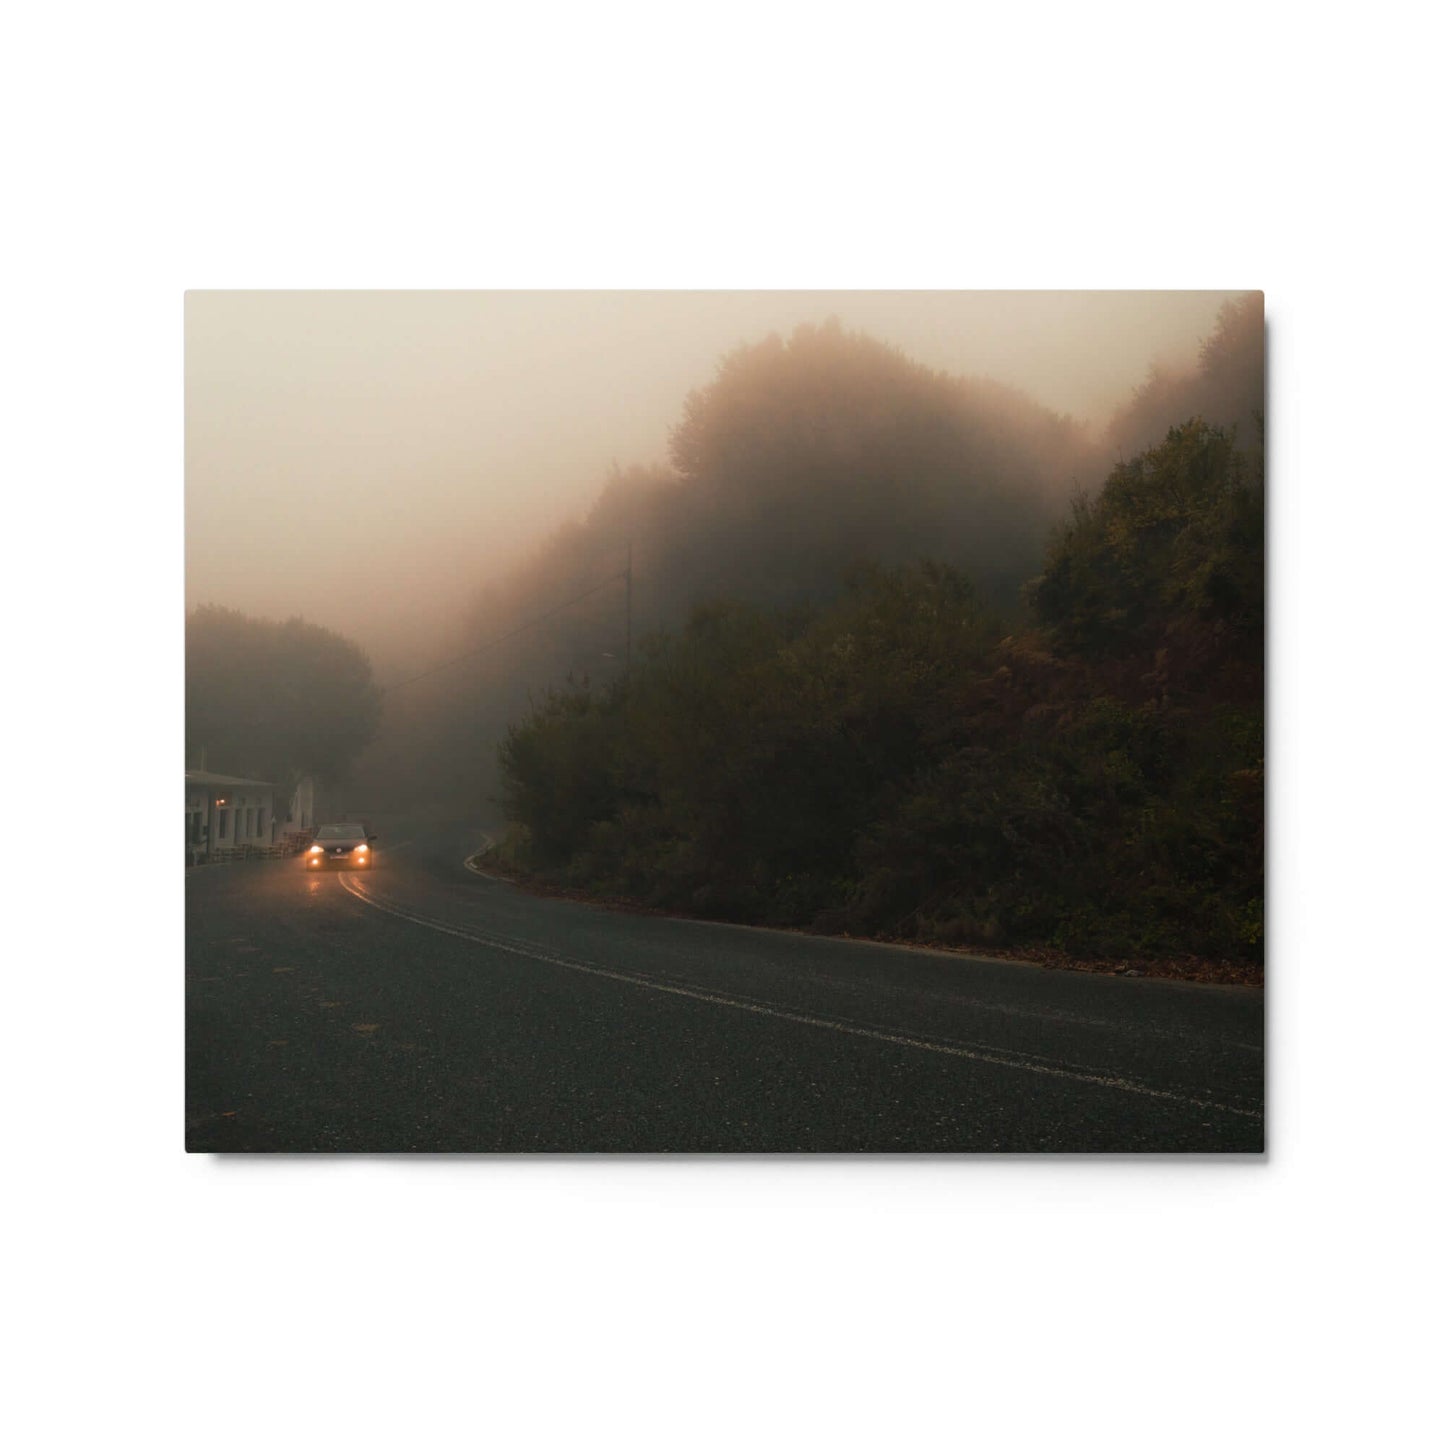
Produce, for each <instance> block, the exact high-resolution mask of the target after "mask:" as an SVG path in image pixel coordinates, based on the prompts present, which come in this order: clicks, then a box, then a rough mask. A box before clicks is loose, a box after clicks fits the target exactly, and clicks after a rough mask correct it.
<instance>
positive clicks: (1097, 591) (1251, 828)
mask: <svg viewBox="0 0 1445 1445" xmlns="http://www.w3.org/2000/svg"><path fill="white" fill-rule="evenodd" d="M684 455H691V454H690V453H689V452H686V451H685V452H684ZM1263 508H1264V498H1263V486H1262V477H1261V476H1260V474H1259V472H1258V469H1257V464H1256V461H1255V459H1252V458H1250V457H1248V456H1247V455H1246V454H1245V453H1244V452H1243V451H1242V450H1241V448H1239V447H1238V446H1237V445H1236V444H1235V442H1234V441H1233V440H1232V439H1231V437H1230V435H1229V434H1228V433H1226V432H1225V431H1223V430H1222V429H1220V428H1217V427H1213V426H1211V425H1209V424H1208V423H1206V422H1205V421H1202V420H1198V419H1195V420H1191V421H1189V422H1187V423H1186V424H1184V425H1182V426H1179V427H1176V428H1173V429H1171V430H1170V431H1169V433H1168V435H1167V437H1166V438H1165V439H1164V440H1163V441H1162V442H1161V443H1160V444H1159V445H1158V446H1155V447H1152V448H1150V449H1148V450H1146V451H1143V452H1141V453H1140V454H1139V455H1137V456H1136V457H1134V458H1133V459H1132V460H1130V461H1128V462H1127V463H1120V464H1119V465H1117V466H1116V467H1115V468H1114V469H1113V471H1112V473H1111V474H1110V475H1109V476H1108V478H1107V480H1106V481H1105V482H1104V484H1103V486H1102V487H1101V488H1100V490H1099V491H1098V493H1097V495H1096V496H1093V497H1081V498H1080V499H1078V500H1077V501H1076V502H1075V505H1074V510H1073V515H1072V518H1071V519H1070V520H1069V521H1068V522H1067V523H1065V524H1064V525H1063V526H1062V527H1061V528H1060V529H1059V530H1058V532H1057V534H1056V535H1055V537H1054V539H1053V541H1052V543H1051V545H1050V546H1049V548H1048V550H1047V553H1046V555H1045V557H1044V562H1043V570H1042V573H1041V575H1039V576H1038V577H1037V579H1036V580H1035V581H1034V583H1033V584H1032V585H1031V586H1030V588H1029V589H1028V599H1029V611H1028V615H1027V617H1026V618H1024V619H1022V620H1020V619H1017V618H1015V619H1006V618H1005V617H1003V616H1002V615H1001V614H1000V612H999V610H998V608H996V607H995V606H993V605H991V603H990V600H989V599H988V598H987V597H986V596H985V595H984V594H983V593H982V592H981V590H980V589H979V588H978V587H977V586H976V585H975V584H974V583H973V582H972V581H971V580H970V579H969V578H968V577H966V575H964V573H963V572H962V571H961V570H960V569H959V568H957V567H956V566H954V565H952V564H950V563H948V562H944V561H938V560H932V559H924V560H919V561H914V562H908V563H895V564H893V565H882V564H880V563H877V562H874V563H870V564H867V565H864V566H862V567H859V568H855V569H854V570H853V571H852V572H851V574H850V576H849V579H848V582H847V585H846V588H845V590H844V591H843V593H842V595H840V596H838V597H837V598H836V599H834V600H832V601H830V602H826V603H823V604H821V605H819V604H806V603H803V604H798V605H794V606H791V607H783V606H771V607H769V606H765V605H760V604H758V603H756V602H752V601H741V600H722V601H713V602H710V603H708V604H706V605H702V606H699V607H698V608H696V609H695V610H694V611H693V612H692V614H691V616H690V617H689V618H688V620H687V622H686V624H685V626H683V627H682V628H681V629H680V630H679V631H678V632H676V633H675V634H671V633H661V634H658V635H656V636H654V637H652V638H650V639H649V641H648V643H647V646H646V648H645V650H643V652H642V654H641V656H640V657H639V658H638V659H637V662H636V665H635V666H634V669H633V672H632V675H631V677H630V679H629V678H622V679H617V680H615V681H613V682H611V683H609V684H605V685H583V684H580V683H578V684H575V685H573V686H570V687H567V688H563V689H560V690H554V691H551V692H550V693H548V694H547V696H546V697H545V698H544V699H543V700H542V701H541V702H540V704H539V705H538V706H537V707H536V708H535V709H534V711H533V713H532V715H531V716H530V717H529V718H528V719H527V720H525V721H523V722H520V723H518V724H516V725H514V726H513V727H512V729H511V731H510V733H509V735H508V737H507V739H506V741H505V743H504V745H503V747H502V750H501V759H502V767H503V773H504V777H505V793H506V804H507V809H508V813H509V816H510V817H511V818H512V819H513V820H514V821H515V823H516V824H517V825H518V826H517V829H516V832H515V834H514V837H513V842H512V847H513V853H514V857H515V860H516V861H517V862H518V863H519V864H520V865H521V866H523V867H526V868H529V869H532V870H534V871H536V872H537V873H538V874H539V875H541V876H543V877H547V878H551V879H553V880H556V881H561V882H565V883H569V884H572V885H574V886H582V887H585V888H591V889H595V890H597V891H599V892H605V893H611V894H622V895H627V896H631V897H635V898H638V899H639V900H641V901H643V902H646V903H650V904H654V905H662V906H666V907H671V908H680V909H683V910H687V911H693V912H697V913H700V914H705V915H708V916H714V917H723V918H733V919H740V920H748V921H758V922H766V923H774V924H788V925H799V926H806V927H814V928H819V929H824V930H829V931H846V932H851V933H871V934H884V935H889V936H901V937H909V938H916V939H920V940H935V941H940V942H945V943H956V944H972V945H979V946H988V945H994V946H1001V945H1052V946H1054V947H1057V948H1061V949H1064V950H1067V951H1069V952H1072V953H1075V954H1079V955H1084V956H1088V955H1101V954H1107V955H1110V956H1148V955H1157V954H1178V953H1189V954H1206V955H1209V956H1212V957H1216V958H1221V959H1242V960H1252V959H1257V958H1258V957H1259V956H1260V952H1261V948H1262V938H1263V903H1262V885H1263V800H1264V794H1263V771H1262V759H1263V625H1264V605H1263V580H1264V550H1263V549H1264V510H1263Z"/></svg>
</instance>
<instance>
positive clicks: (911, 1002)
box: [186, 825, 1264, 1153]
mask: <svg viewBox="0 0 1445 1445" xmlns="http://www.w3.org/2000/svg"><path fill="white" fill-rule="evenodd" d="M381 831H382V836H381V839H380V842H379V845H378V848H377V855H376V856H377V865H376V867H375V869H374V870H373V871H371V872H366V873H359V874H356V873H353V874H339V873H326V874H322V875H320V876H317V875H315V874H311V873H308V872H307V870H306V868H305V866H304V865H303V864H302V863H301V862H300V860H297V859H291V860H287V861H284V862H266V863H250V864H234V865H231V866H229V867H212V868H208V869H199V870H193V871H192V872H190V873H188V875H187V878H186V1147H187V1148H188V1149H189V1150H191V1151H199V1152H233V1151H263V1152H271V1151H275V1152H282V1151H284V1152H295V1151H303V1152H315V1151H323V1152H355V1151H384V1152H418V1151H420V1152H426V1153H435V1152H442V1151H477V1152H504V1153H522V1152H533V1151H564V1152H598V1151H641V1152H649V1153H656V1152H670V1151H692V1152H696V1151H707V1152H719V1151H721V1152H753V1151H809V1152H828V1153H836V1152H853V1151H859V1150H866V1151H877V1152H887V1153H893V1152H916V1151H926V1152H953V1151H959V1150H968V1151H994V1150H1005V1151H1066V1152H1076V1151H1079V1152H1081V1151H1096V1150H1103V1151H1110V1152H1124V1151H1128V1152H1137V1151H1170V1152H1173V1151H1190V1152H1198V1151H1207V1152H1254V1151H1258V1150H1261V1149H1262V1148H1263V1143H1264V1119H1263V1115H1264V1082H1263V1075H1264V1048H1263V1046H1264V1010H1263V998H1262V995H1261V992H1260V991H1259V990H1257V989H1244V988H1226V987H1213V986H1206V985H1195V984H1181V983H1172V982H1161V981H1157V980H1151V979H1142V978H1141V979H1131V978H1119V977H1112V976H1099V975H1094V974H1082V973H1066V972H1058V971H1049V970H1044V969H1041V968H1036V967H1034V966H1032V965H1027V964H1012V963H997V962H989V961H983V960H975V959H966V958H960V957H958V956H955V955H948V954H942V953H933V952H928V951H925V950H917V949H904V948H894V947H888V946H885V945H880V944H867V943H855V942H849V941H847V940H840V939H831V938H817V937H811V936H807V935H800V934H790V933H782V932H775V931H771V930H765V929H749V928H738V927H732V926H729V925H725V924H711V923H698V922H692V921H686V920H679V919H670V918H657V917H651V916H640V915H636V914H629V913H619V912H610V911H607V910H604V909H600V908H594V907H590V906H588V905H585V904H580V903H572V902H566V901H560V900H556V899H548V898H537V897H533V896H531V895H530V894H528V893H525V892H524V891H522V890H521V889H518V888H516V887H513V886H512V885H510V884H507V883H504V882H500V881H495V880H491V879H486V878H482V877H478V876H477V875H476V874H474V873H472V872H470V871H468V870H467V869H466V868H465V866H464V861H463V860H464V859H465V858H466V856H467V855H468V854H469V853H471V852H473V851H475V849H476V848H477V846H478V845H479V843H480V841H481V839H482V834H481V833H480V831H479V830H477V829H470V830H469V829H467V828H464V827H438V826H435V825H433V826H428V827H416V828H409V827H396V828H393V829H392V830H391V831H390V832H388V831H385V830H381Z"/></svg>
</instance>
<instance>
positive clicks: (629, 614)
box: [625, 537, 632, 683]
mask: <svg viewBox="0 0 1445 1445" xmlns="http://www.w3.org/2000/svg"><path fill="white" fill-rule="evenodd" d="M625 676H626V678H627V680H628V682H629V683H630V682H631V681H632V538H631V537H629V538H628V539H627V666H626V669H625Z"/></svg>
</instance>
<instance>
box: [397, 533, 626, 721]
mask: <svg viewBox="0 0 1445 1445" xmlns="http://www.w3.org/2000/svg"><path fill="white" fill-rule="evenodd" d="M631 571H632V568H631V564H630V561H629V565H628V570H627V571H626V572H616V573H614V574H613V575H612V576H611V577H604V578H603V579H602V581H601V582H599V583H598V584H597V585H596V586H595V587H589V588H588V589H587V590H586V591H585V592H579V593H578V594H577V595H576V596H575V597H569V598H568V599H567V600H566V601H565V602H559V603H558V604H557V606H555V607H554V608H552V610H551V611H550V612H542V613H539V614H538V615H537V616H536V617H533V618H530V619H528V621H526V622H524V623H522V625H521V626H520V627H514V628H513V629H512V630H511V631H510V632H504V633H502V635H501V636H500V637H493V638H491V639H490V640H488V641H486V642H484V643H482V645H481V646H480V647H474V648H473V649H472V650H471V651H470V652H462V653H458V654H457V656H455V657H451V658H448V659H447V660H446V661H445V662H439V663H438V664H437V665H436V666H435V667H431V668H428V669H427V670H426V671H425V672H419V673H417V675H416V676H415V677H404V678H403V679H402V680H401V681H400V682H394V683H392V684H391V685H390V686H389V687H384V688H382V689H381V691H382V693H383V694H385V693H388V692H395V691H396V690H397V689H398V688H401V687H410V686H411V685H412V683H414V682H421V681H422V680H423V679H424V678H428V677H434V676H436V674H437V673H439V672H445V671H446V670H447V668H449V667H455V666H456V665H457V664H458V663H461V662H469V661H470V660H471V659H472V658H474V657H480V656H481V655H482V653H484V652H486V651H488V650H489V649H490V648H493V647H496V646H498V645H499V644H501V643H503V642H508V641H510V640H511V639H512V638H513V637H517V636H519V635H520V634H522V633H523V632H526V631H527V630H528V628H531V627H535V626H536V625H537V624H538V623H539V622H545V621H547V619H548V618H549V617H555V616H556V615H557V614H558V613H559V612H565V611H566V610H567V609H568V608H569V607H571V606H572V605H573V604H574V603H576V602H581V601H582V600H583V598H586V597H591V596H592V595H593V593H595V592H601V591H602V590H603V588H605V587H610V586H612V584H613V583H614V582H620V581H622V580H623V578H628V579H629V580H630V577H631Z"/></svg>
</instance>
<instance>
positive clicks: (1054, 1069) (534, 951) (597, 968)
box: [338, 873, 1263, 1119]
mask: <svg viewBox="0 0 1445 1445" xmlns="http://www.w3.org/2000/svg"><path fill="white" fill-rule="evenodd" d="M338 877H339V881H340V883H341V886H342V887H343V888H344V889H345V890H346V891H347V892H348V893H350V894H351V895H352V897H353V898H358V899H360V900H361V902H363V903H365V904H367V905H368V906H369V907H371V908H376V909H379V910H380V911H381V912H382V913H389V914H391V915H392V916H393V917H396V918H404V919H406V920H407V922H409V923H415V924H419V925H420V926H421V927H422V928H430V929H432V930H433V931H435V932H437V933H446V934H450V935H451V936H452V937H453V938H462V939H465V940H466V941H467V942H468V943H476V944H480V945H481V946H482V947H484V948H494V949H497V950H498V951H499V952H502V953H511V954H515V955H516V956H517V957H519V958H530V959H532V960H534V961H535V962H537V963H550V964H552V965H553V966H554V967H556V968H565V969H570V970H571V971H572V972H574V973H589V974H592V975H594V976H595V977H597V978H606V979H611V980H612V981H613V982H615V983H628V984H632V985H633V987H635V988H645V989H649V990H651V991H652V992H654V993H667V994H675V995H677V996H678V997H681V998H690V999H695V1000H697V1001H698V1002H699V1003H710V1004H715V1005H717V1006H719V1007H721V1008H731V1009H738V1010H740V1011H741V1012H743V1013H753V1014H762V1015H764V1016H766V1017H768V1018H775V1019H782V1020H783V1021H785V1022H787V1023H795V1024H806V1025H807V1026H808V1027H810V1028H819V1029H831V1030H832V1031H833V1032H834V1033H840V1034H851V1035H853V1036H854V1037H856V1038H863V1039H874V1040H876V1041H877V1042H879V1043H885V1044H899V1045H902V1046H903V1047H905V1048H911V1049H922V1050H923V1051H924V1052H926V1053H933V1054H947V1055H950V1056H951V1057H953V1058H959V1059H968V1060H970V1061H971V1062H973V1063H980V1064H997V1065H999V1066H1000V1067H1001V1068H1005V1069H1023V1070H1024V1071H1025V1072H1027V1073H1031V1074H1045V1075H1048V1076H1050V1077H1053V1078H1060V1079H1070V1080H1072V1081H1074V1082H1077V1083H1083V1084H1098V1085H1100V1086H1101V1087H1103V1088H1106V1089H1120V1090H1123V1091H1124V1092H1125V1093H1130V1094H1142V1095H1144V1096H1145V1097H1146V1098H1151V1099H1166V1100H1168V1101H1169V1102H1170V1103H1174V1104H1189V1105H1191V1106H1193V1107H1194V1108H1196V1109H1218V1110H1220V1111H1222V1112H1224V1113H1226V1114H1238V1115H1240V1116H1242V1117H1243V1118H1246V1119H1260V1118H1263V1115H1262V1114H1261V1113H1260V1111H1259V1110H1257V1109H1241V1108H1238V1107H1236V1106H1235V1105H1233V1104H1221V1103H1219V1102H1217V1101H1216V1100H1214V1099H1196V1098H1194V1097H1193V1096H1191V1095H1189V1094H1176V1093H1174V1092H1172V1091H1171V1090H1169V1089H1155V1088H1151V1087H1150V1086H1149V1085H1148V1084H1141V1083H1139V1082H1137V1081H1136V1080H1134V1079H1125V1078H1120V1077H1118V1076H1116V1075H1110V1074H1094V1073H1090V1072H1088V1071H1086V1070H1084V1069H1080V1068H1077V1067H1074V1066H1072V1065H1068V1064H1062V1063H1057V1062H1049V1063H1044V1062H1041V1061H1040V1059H1039V1056H1038V1055H1024V1054H1016V1053H1013V1052H1011V1051H1009V1050H1005V1049H995V1048H994V1047H993V1046H992V1045H986V1046H977V1045H975V1046H972V1047H964V1046H963V1045H961V1044H952V1043H948V1044H946V1043H940V1042H937V1041H935V1040H931V1039H925V1038H920V1037H918V1036H917V1035H914V1034H903V1033H894V1032H892V1031H890V1030H886V1029H875V1028H868V1027H866V1026H865V1025H862V1024H852V1023H847V1022H844V1021H843V1020H841V1019H829V1018H822V1017H820V1016H818V1015H817V1014H806V1013H800V1012H798V1011H797V1010H795V1009H788V1008H780V1007H778V1006H776V1005H774V1004H766V1003H758V1002H756V1001H755V1000H752V999H747V998H742V997H740V996H738V995H736V994H727V993H722V992H719V991H717V990H715V989H702V988H693V987H690V986H688V985H685V984H674V983H664V982H662V981H661V980H659V979H656V978H649V977H647V976H646V975H643V974H632V973H624V972H622V971H621V970H619V969H615V968H607V967H604V966H603V965H601V964H596V963H584V962H582V961H581V960H580V959H571V958H564V957H562V956H560V955H559V954H555V953H547V952H544V951H542V950H540V949H538V948H537V947H536V946H535V945H530V944H527V943H526V942H525V941H524V940H522V939H513V938H502V937H500V936H496V935H489V934H485V933H478V932H473V931H469V930H467V929H462V928H455V927H453V926H452V925H451V924H449V923H442V922H441V921H440V920H438V919H435V918H428V917H426V916H425V915H424V914H420V913H413V912H411V911H409V910H408V909H404V908H398V907H396V906H395V905H394V904H390V903H383V902H382V901H381V900H380V899H379V898H377V897H374V896H373V895H372V894H371V893H369V892H368V890H367V889H366V887H365V885H364V884H362V883H361V881H360V880H359V879H358V878H356V877H355V876H354V875H349V874H345V873H343V874H340V875H338Z"/></svg>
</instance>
